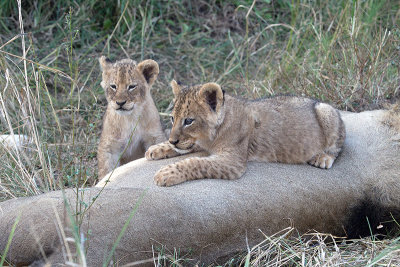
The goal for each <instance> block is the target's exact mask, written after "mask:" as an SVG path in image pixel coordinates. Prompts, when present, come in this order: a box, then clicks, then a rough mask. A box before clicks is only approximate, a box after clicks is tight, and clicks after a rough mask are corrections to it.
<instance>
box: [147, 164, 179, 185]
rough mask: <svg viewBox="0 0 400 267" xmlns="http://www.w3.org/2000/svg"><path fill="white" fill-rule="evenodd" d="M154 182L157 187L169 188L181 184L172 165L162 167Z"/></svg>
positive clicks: (177, 173) (177, 172)
mask: <svg viewBox="0 0 400 267" xmlns="http://www.w3.org/2000/svg"><path fill="white" fill-rule="evenodd" d="M154 182H155V184H156V185H158V186H171V185H175V184H180V183H182V182H183V181H182V179H181V177H180V174H179V171H178V170H177V169H176V167H175V165H174V164H171V165H167V166H165V167H162V168H161V169H160V170H159V171H158V172H157V173H156V174H155V175H154Z"/></svg>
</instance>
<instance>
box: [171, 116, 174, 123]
mask: <svg viewBox="0 0 400 267" xmlns="http://www.w3.org/2000/svg"><path fill="white" fill-rule="evenodd" d="M171 123H172V124H174V117H172V116H171Z"/></svg>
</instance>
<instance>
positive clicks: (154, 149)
mask: <svg viewBox="0 0 400 267" xmlns="http://www.w3.org/2000/svg"><path fill="white" fill-rule="evenodd" d="M144 156H145V157H146V159H147V160H157V159H165V158H168V154H167V153H166V149H165V146H164V145H163V144H158V145H152V146H150V147H149V149H147V151H146V153H145V154H144Z"/></svg>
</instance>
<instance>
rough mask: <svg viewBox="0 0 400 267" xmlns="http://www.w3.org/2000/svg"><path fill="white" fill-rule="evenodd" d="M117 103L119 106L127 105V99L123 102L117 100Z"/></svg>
mask: <svg viewBox="0 0 400 267" xmlns="http://www.w3.org/2000/svg"><path fill="white" fill-rule="evenodd" d="M115 103H117V105H118V106H120V107H122V106H123V105H125V103H126V101H123V102H118V101H116V102H115Z"/></svg>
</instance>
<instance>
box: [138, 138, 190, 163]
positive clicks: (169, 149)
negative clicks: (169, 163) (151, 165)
mask: <svg viewBox="0 0 400 267" xmlns="http://www.w3.org/2000/svg"><path fill="white" fill-rule="evenodd" d="M182 152H183V151H182ZM189 152H191V151H188V152H187V153H189ZM182 154H185V153H180V152H178V151H176V150H175V149H174V146H173V145H172V144H171V143H170V142H169V141H165V142H162V143H160V144H157V145H153V146H150V147H149V149H147V151H146V153H145V157H146V159H147V160H158V159H166V158H172V157H176V156H179V155H182Z"/></svg>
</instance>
